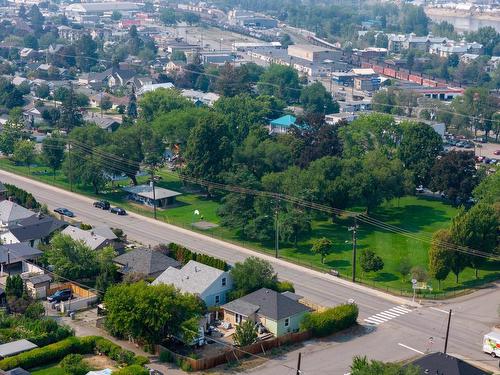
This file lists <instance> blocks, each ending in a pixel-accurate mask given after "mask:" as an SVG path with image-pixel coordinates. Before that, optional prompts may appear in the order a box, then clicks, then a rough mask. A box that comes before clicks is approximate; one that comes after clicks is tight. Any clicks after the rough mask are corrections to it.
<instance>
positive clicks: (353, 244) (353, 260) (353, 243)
mask: <svg viewBox="0 0 500 375" xmlns="http://www.w3.org/2000/svg"><path fill="white" fill-rule="evenodd" d="M357 229H358V220H357V218H356V216H354V225H353V226H352V227H349V231H350V232H352V282H353V283H355V282H356V240H357V238H356V231H357Z"/></svg>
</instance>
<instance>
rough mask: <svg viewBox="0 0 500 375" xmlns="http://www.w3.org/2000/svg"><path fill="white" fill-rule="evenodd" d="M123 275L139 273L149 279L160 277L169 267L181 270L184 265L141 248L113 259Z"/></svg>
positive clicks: (157, 252) (153, 251)
mask: <svg viewBox="0 0 500 375" xmlns="http://www.w3.org/2000/svg"><path fill="white" fill-rule="evenodd" d="M113 261H114V263H115V264H116V265H117V266H118V272H119V273H121V274H122V275H126V274H127V273H138V274H143V275H145V276H148V277H158V276H160V274H161V273H162V272H163V271H165V270H166V269H167V268H169V267H173V268H181V266H182V264H181V263H179V262H178V261H176V260H175V259H172V258H170V257H168V256H166V255H164V254H162V253H160V252H159V251H155V250H151V249H146V248H140V249H134V250H131V251H128V252H126V253H124V254H121V255H118V256H117V257H116V258H115V259H113Z"/></svg>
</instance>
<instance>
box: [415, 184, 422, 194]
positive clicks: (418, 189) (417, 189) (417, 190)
mask: <svg viewBox="0 0 500 375" xmlns="http://www.w3.org/2000/svg"><path fill="white" fill-rule="evenodd" d="M415 190H416V192H417V193H419V194H422V193H423V192H424V187H423V186H422V185H420V186H419V187H417V188H416V189H415Z"/></svg>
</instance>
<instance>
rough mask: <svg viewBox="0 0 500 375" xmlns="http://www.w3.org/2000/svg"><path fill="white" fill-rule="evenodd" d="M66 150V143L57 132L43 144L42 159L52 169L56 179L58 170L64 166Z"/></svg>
mask: <svg viewBox="0 0 500 375" xmlns="http://www.w3.org/2000/svg"><path fill="white" fill-rule="evenodd" d="M65 149H66V141H65V140H64V139H63V138H62V137H61V136H60V134H59V133H57V132H53V133H52V135H51V136H50V137H46V138H45V139H44V140H43V142H42V158H43V160H44V161H45V163H47V165H48V166H49V167H50V168H52V171H53V177H54V178H55V177H56V170H58V169H59V168H61V166H62V163H63V160H64V151H65Z"/></svg>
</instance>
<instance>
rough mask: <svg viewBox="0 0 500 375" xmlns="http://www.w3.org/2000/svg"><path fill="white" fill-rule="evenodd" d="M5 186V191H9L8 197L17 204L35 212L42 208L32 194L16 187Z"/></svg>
mask: <svg viewBox="0 0 500 375" xmlns="http://www.w3.org/2000/svg"><path fill="white" fill-rule="evenodd" d="M4 185H5V189H7V196H8V197H9V198H10V199H11V200H13V201H14V202H16V203H17V204H19V205H21V206H23V207H26V208H28V209H33V210H37V209H39V208H40V203H38V202H37V201H36V199H35V197H34V196H33V195H32V194H31V193H28V192H27V191H26V190H23V189H20V188H18V187H17V186H15V185H10V184H4Z"/></svg>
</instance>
